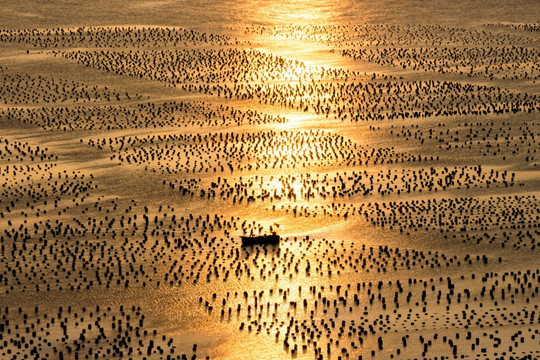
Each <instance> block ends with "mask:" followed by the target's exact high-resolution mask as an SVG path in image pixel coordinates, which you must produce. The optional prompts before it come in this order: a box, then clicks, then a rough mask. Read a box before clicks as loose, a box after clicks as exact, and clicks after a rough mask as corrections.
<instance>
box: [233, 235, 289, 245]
mask: <svg viewBox="0 0 540 360" xmlns="http://www.w3.org/2000/svg"><path fill="white" fill-rule="evenodd" d="M240 238H241V239H242V245H255V244H278V243H279V240H280V239H281V238H280V237H279V235H276V234H272V235H250V236H240Z"/></svg>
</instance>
